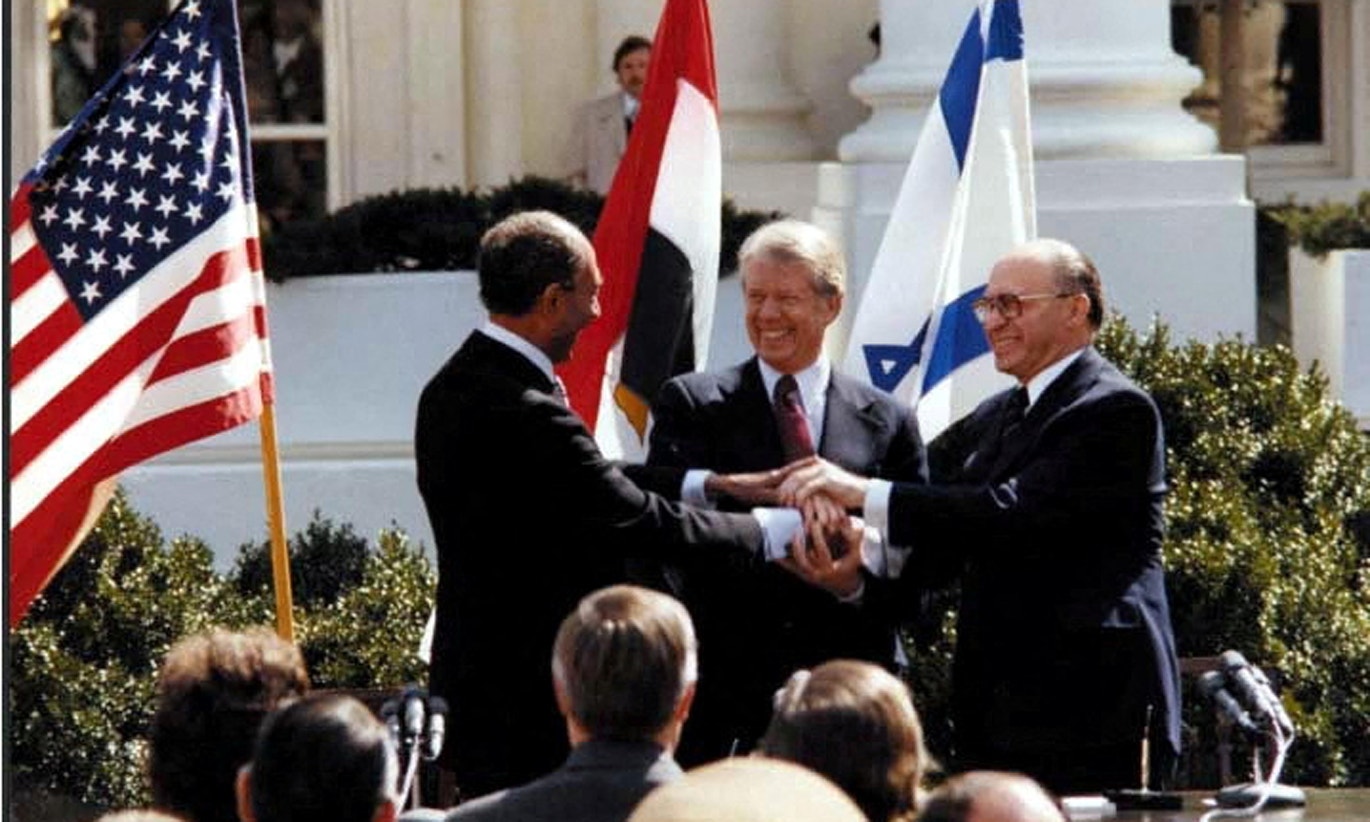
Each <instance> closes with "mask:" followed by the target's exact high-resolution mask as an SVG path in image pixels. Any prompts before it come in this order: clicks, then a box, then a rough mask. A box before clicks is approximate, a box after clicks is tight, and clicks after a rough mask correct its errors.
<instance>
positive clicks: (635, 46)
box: [613, 34, 652, 71]
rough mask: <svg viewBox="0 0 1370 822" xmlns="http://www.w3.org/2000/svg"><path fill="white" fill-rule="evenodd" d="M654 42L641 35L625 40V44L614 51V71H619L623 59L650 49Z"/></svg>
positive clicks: (621, 44)
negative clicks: (636, 52)
mask: <svg viewBox="0 0 1370 822" xmlns="http://www.w3.org/2000/svg"><path fill="white" fill-rule="evenodd" d="M651 47H652V41H651V40H648V39H647V38H646V37H643V36H642V35H640V34H630V35H628V36H627V37H625V38H623V42H622V43H619V44H618V48H616V49H614V65H613V69H614V71H618V64H619V63H622V62H623V58H624V57H627V56H628V55H630V54H632V53H633V52H635V51H639V50H641V49H650V48H651Z"/></svg>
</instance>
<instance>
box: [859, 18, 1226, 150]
mask: <svg viewBox="0 0 1370 822" xmlns="http://www.w3.org/2000/svg"><path fill="white" fill-rule="evenodd" d="M974 6H975V3H974V2H972V0H959V1H958V2H954V3H945V2H944V3H907V2H903V0H882V2H881V4H880V12H881V14H880V25H881V35H882V39H883V41H884V42H883V49H882V54H881V57H880V59H878V60H877V61H876V62H874V63H872V64H871V65H870V67H869V68H868V69H867V70H866V71H864V72H863V73H862V74H861V75H859V76H858V77H857V78H856V79H854V80H853V81H852V93H853V94H855V95H856V96H857V97H858V98H860V99H861V100H862V101H864V102H865V103H867V104H868V105H870V106H871V108H872V110H873V113H872V115H871V119H870V120H869V121H867V122H866V123H865V124H863V125H862V126H861V127H860V128H858V129H857V130H856V131H854V132H852V133H851V134H849V135H847V136H846V137H845V138H843V140H842V142H841V144H840V147H839V154H840V156H841V158H842V160H843V161H844V162H857V163H860V162H895V161H898V162H902V161H906V160H907V159H908V157H909V155H910V153H911V152H912V151H913V144H914V142H915V141H916V140H917V139H918V132H919V130H920V129H921V127H922V122H923V116H924V114H925V112H926V111H927V108H928V104H929V103H930V102H931V101H932V98H933V95H935V94H936V93H937V89H938V87H939V86H940V84H941V82H942V77H943V75H944V74H945V72H946V69H947V65H948V64H949V63H950V61H951V54H952V51H953V49H954V48H955V46H956V43H957V42H958V40H959V39H960V37H961V33H962V32H963V30H964V28H965V26H966V21H967V20H968V19H969V16H970V11H971V9H973V8H974ZM1022 12H1023V29H1024V32H1025V35H1024V39H1025V41H1026V54H1027V60H1028V77H1029V82H1030V83H1031V85H1032V130H1033V145H1034V148H1035V151H1036V156H1037V158H1038V159H1039V160H1048V159H1054V158H1058V157H1174V156H1180V155H1190V154H1197V153H1207V152H1211V151H1212V150H1213V149H1214V146H1215V144H1216V143H1215V137H1214V134H1213V131H1212V129H1210V128H1208V127H1207V126H1204V125H1203V124H1201V123H1199V122H1198V121H1197V120H1195V119H1194V118H1193V117H1191V116H1190V115H1189V114H1187V113H1186V112H1185V111H1184V110H1183V109H1182V108H1181V107H1180V105H1179V101H1180V100H1181V99H1182V98H1183V97H1184V96H1185V94H1187V93H1188V92H1189V91H1190V90H1191V89H1193V88H1194V87H1195V86H1197V85H1198V84H1199V83H1200V82H1201V81H1202V79H1203V78H1202V76H1201V74H1200V73H1199V71H1198V70H1196V69H1194V68H1193V67H1192V66H1190V65H1189V64H1188V63H1186V62H1185V60H1184V59H1183V58H1181V57H1179V56H1178V55H1176V54H1175V53H1174V52H1173V51H1172V50H1171V48H1170V17H1169V14H1170V5H1169V3H1168V2H1167V0H1052V2H1050V3H1045V2H1034V1H1033V0H1028V2H1024V3H1023V4H1022Z"/></svg>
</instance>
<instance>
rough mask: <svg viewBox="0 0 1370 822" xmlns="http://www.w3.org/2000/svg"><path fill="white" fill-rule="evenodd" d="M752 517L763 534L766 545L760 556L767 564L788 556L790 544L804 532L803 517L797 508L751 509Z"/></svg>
mask: <svg viewBox="0 0 1370 822" xmlns="http://www.w3.org/2000/svg"><path fill="white" fill-rule="evenodd" d="M752 516H754V517H756V521H757V522H759V523H760V524H761V530H762V531H763V532H765V535H766V544H765V546H764V547H763V548H762V549H761V556H762V558H763V559H765V560H766V561H767V562H774V561H775V560H777V559H784V558H785V557H787V556H789V555H790V543H791V542H793V541H794V538H795V536H796V535H797V534H799V533H800V532H801V531H803V530H804V515H803V514H801V513H799V509H797V508H753V509H752Z"/></svg>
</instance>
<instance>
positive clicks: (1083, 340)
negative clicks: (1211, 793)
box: [781, 240, 1179, 793]
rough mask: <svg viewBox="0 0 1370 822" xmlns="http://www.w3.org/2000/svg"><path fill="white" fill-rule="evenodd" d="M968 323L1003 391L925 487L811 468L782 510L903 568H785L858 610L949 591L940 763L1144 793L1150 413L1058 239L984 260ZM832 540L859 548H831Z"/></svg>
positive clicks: (1156, 553)
mask: <svg viewBox="0 0 1370 822" xmlns="http://www.w3.org/2000/svg"><path fill="white" fill-rule="evenodd" d="M974 310H975V313H976V316H977V317H978V318H979V319H980V322H981V323H982V325H983V327H984V332H985V337H986V339H987V340H988V341H989V344H990V348H991V349H992V351H993V355H994V364H995V367H996V368H997V369H998V370H1000V371H1002V372H1004V373H1005V374H1009V375H1011V376H1013V377H1014V378H1015V379H1016V380H1017V381H1018V386H1017V387H1015V388H1013V389H1010V390H1008V391H1005V392H1003V393H1000V394H998V395H995V396H993V397H991V398H989V399H988V400H986V401H985V402H983V403H982V404H981V405H980V406H979V407H978V408H976V409H975V410H974V411H973V412H971V413H970V414H969V415H967V416H966V417H965V418H963V419H961V420H960V421H958V422H957V423H955V424H954V425H952V426H951V427H950V428H949V429H947V431H946V432H944V433H943V434H942V435H941V436H940V437H938V438H937V439H936V440H934V441H933V442H931V443H930V444H929V446H928V452H929V464H930V469H931V474H932V484H931V485H927V486H918V485H907V484H903V483H889V482H885V481H881V480H876V479H866V478H863V477H858V476H855V475H853V474H851V473H848V472H846V471H844V470H842V469H841V468H839V467H837V466H835V465H832V464H831V463H827V462H825V461H823V460H821V459H814V460H812V461H810V462H809V463H807V464H805V465H803V466H801V467H800V468H798V469H796V470H794V471H793V472H791V474H790V475H789V477H788V478H787V479H786V481H785V483H784V484H783V485H782V488H781V493H782V497H784V498H787V499H789V500H791V501H799V502H802V501H803V500H805V499H807V498H808V497H809V496H811V495H813V494H816V493H826V494H828V495H830V496H832V497H834V498H836V499H837V500H839V501H840V502H841V503H842V504H844V505H846V506H847V507H849V508H854V509H860V510H861V511H862V513H863V515H864V518H865V520H866V522H867V523H868V524H869V525H871V526H873V527H875V528H878V529H879V530H880V531H882V532H883V533H884V535H885V538H886V539H888V540H889V541H890V542H892V543H894V544H896V545H907V546H910V547H911V549H912V554H911V556H910V557H909V560H908V562H907V563H906V565H905V567H904V573H903V576H902V577H901V578H900V579H898V580H893V581H888V580H881V579H876V578H874V577H871V576H869V575H863V573H862V571H861V569H860V566H859V564H856V563H854V562H852V560H851V559H850V557H839V558H837V559H832V558H831V557H830V556H829V554H828V553H827V552H825V551H824V550H823V545H822V543H823V539H822V536H821V535H818V536H817V538H816V539H815V540H814V545H815V548H816V550H815V551H812V552H809V553H807V554H806V553H804V552H797V553H796V554H795V555H794V558H793V561H792V569H793V570H795V571H796V572H797V573H799V574H800V575H801V576H803V577H804V578H805V579H807V580H809V581H810V582H812V583H814V584H817V585H820V586H822V587H825V588H827V589H828V590H830V591H832V592H833V593H835V594H837V595H839V596H841V597H842V598H844V599H849V600H855V599H859V600H860V602H861V607H863V608H871V609H877V611H881V612H889V613H893V614H896V615H900V614H902V615H905V616H907V615H908V613H909V612H910V611H911V610H912V609H913V608H914V607H915V606H916V604H917V602H916V597H915V596H914V594H916V593H917V591H919V590H921V589H923V588H925V587H928V586H945V585H949V584H952V583H954V582H958V581H959V583H960V589H961V590H960V606H959V609H958V615H957V647H956V656H955V660H954V664H953V697H952V715H953V719H954V722H955V752H954V757H953V765H954V767H955V768H956V769H957V770H969V769H992V770H1003V771H1020V772H1024V773H1027V774H1030V775H1032V776H1033V777H1035V778H1037V779H1038V780H1040V781H1041V782H1043V783H1044V784H1046V785H1047V786H1048V787H1049V788H1051V789H1052V790H1054V791H1056V792H1057V793H1083V792H1091V793H1092V792H1097V791H1100V790H1104V789H1109V788H1122V787H1136V786H1137V784H1138V781H1139V778H1140V772H1141V769H1140V768H1139V756H1140V754H1141V751H1142V750H1144V748H1143V746H1142V744H1141V743H1142V740H1143V738H1144V737H1145V738H1146V739H1148V740H1149V743H1150V744H1149V748H1150V754H1151V759H1152V762H1151V767H1150V781H1151V783H1152V785H1151V787H1157V786H1158V785H1159V784H1160V783H1161V782H1162V781H1163V780H1164V776H1165V775H1167V774H1168V773H1169V771H1170V768H1171V765H1173V762H1174V760H1175V757H1176V756H1177V755H1178V752H1179V675H1178V664H1177V662H1176V658H1175V642H1174V636H1173V633H1172V629H1171V624H1170V613H1169V605H1168V604H1167V600H1166V593H1165V581H1164V576H1163V571H1162V567H1161V553H1160V549H1161V537H1162V534H1163V530H1164V521H1163V514H1162V507H1161V506H1162V499H1163V497H1164V494H1165V491H1166V486H1165V474H1164V470H1165V467H1164V459H1165V443H1164V440H1163V435H1162V431H1161V420H1160V415H1159V413H1158V412H1157V410H1156V406H1155V404H1154V403H1153V402H1152V400H1151V398H1150V397H1149V396H1147V394H1145V393H1144V392H1143V391H1142V390H1140V389H1139V388H1138V387H1137V386H1136V385H1134V384H1133V383H1132V382H1131V381H1130V380H1129V379H1128V378H1127V377H1125V376H1123V374H1121V373H1120V372H1119V371H1118V370H1117V369H1116V368H1114V367H1113V366H1112V365H1111V364H1110V363H1108V362H1107V361H1106V360H1104V359H1103V357H1101V356H1100V355H1099V354H1098V352H1096V351H1095V350H1094V348H1093V347H1092V342H1093V339H1094V336H1095V334H1096V333H1097V331H1098V329H1099V326H1100V325H1101V323H1102V321H1103V316H1104V301H1103V295H1102V289H1101V286H1100V283H1099V275H1098V272H1097V270H1096V269H1095V267H1094V264H1093V262H1092V261H1090V259H1089V258H1088V257H1086V256H1085V255H1084V254H1082V253H1080V251H1078V250H1077V249H1075V248H1074V247H1073V246H1071V245H1069V244H1067V243H1064V242H1061V241H1059V240H1038V241H1035V242H1031V243H1028V244H1026V245H1023V246H1021V247H1019V248H1017V249H1015V250H1014V251H1013V252H1011V253H1010V254H1008V255H1007V256H1006V257H1004V258H1003V259H1001V260H1000V261H999V262H998V263H997V264H996V265H995V266H994V269H993V271H992V272H991V274H990V278H989V283H988V285H987V286H986V288H985V292H984V295H983V296H982V297H981V298H980V299H979V300H977V301H976V302H975V304H974ZM847 538H848V539H858V538H859V534H857V533H855V532H854V531H853V532H852V533H849V534H848V535H847Z"/></svg>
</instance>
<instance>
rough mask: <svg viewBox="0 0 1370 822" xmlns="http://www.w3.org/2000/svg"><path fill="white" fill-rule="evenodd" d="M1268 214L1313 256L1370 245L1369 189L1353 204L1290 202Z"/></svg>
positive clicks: (1270, 210)
mask: <svg viewBox="0 0 1370 822" xmlns="http://www.w3.org/2000/svg"><path fill="white" fill-rule="evenodd" d="M1268 213H1269V214H1270V215H1271V216H1272V217H1274V218H1275V219H1276V220H1279V221H1280V222H1282V223H1284V225H1285V226H1286V227H1287V228H1288V229H1289V238H1290V240H1291V241H1292V242H1294V243H1296V244H1297V245H1299V246H1302V247H1303V250H1304V251H1306V252H1308V253H1309V254H1312V255H1313V256H1315V257H1321V256H1323V255H1325V254H1327V252H1329V251H1335V250H1337V249H1339V248H1370V191H1363V192H1361V195H1360V196H1359V197H1358V198H1357V199H1356V203H1355V205H1348V204H1346V203H1329V202H1323V203H1320V204H1319V205H1315V206H1296V205H1293V204H1292V203H1291V204H1288V205H1284V206H1279V207H1276V208H1271V209H1268Z"/></svg>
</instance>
